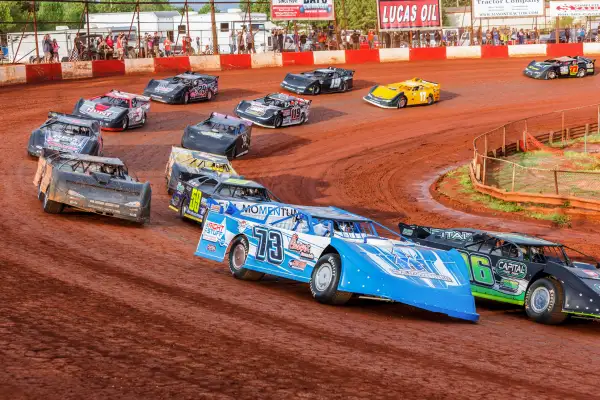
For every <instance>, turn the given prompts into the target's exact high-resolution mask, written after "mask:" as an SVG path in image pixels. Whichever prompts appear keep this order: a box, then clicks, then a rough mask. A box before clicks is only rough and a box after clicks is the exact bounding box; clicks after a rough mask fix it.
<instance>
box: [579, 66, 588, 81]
mask: <svg viewBox="0 0 600 400" xmlns="http://www.w3.org/2000/svg"><path fill="white" fill-rule="evenodd" d="M586 75H587V71H586V70H585V68H581V67H579V70H578V71H577V77H578V78H583V77H585V76H586Z"/></svg>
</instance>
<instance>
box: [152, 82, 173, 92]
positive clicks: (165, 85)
mask: <svg viewBox="0 0 600 400" xmlns="http://www.w3.org/2000/svg"><path fill="white" fill-rule="evenodd" d="M155 90H156V91H157V92H163V93H166V92H171V91H172V90H173V88H170V87H169V84H168V83H167V82H160V83H159V84H158V86H157V87H156V89H155Z"/></svg>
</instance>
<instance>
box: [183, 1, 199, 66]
mask: <svg viewBox="0 0 600 400" xmlns="http://www.w3.org/2000/svg"><path fill="white" fill-rule="evenodd" d="M188 10H189V5H188V2H187V0H185V31H186V32H187V36H189V37H190V41H191V40H192V36H191V33H190V14H189V12H188ZM200 46H202V42H200ZM188 51H189V49H188ZM201 51H202V50H201V49H198V54H200V52H201ZM190 54H191V53H190Z"/></svg>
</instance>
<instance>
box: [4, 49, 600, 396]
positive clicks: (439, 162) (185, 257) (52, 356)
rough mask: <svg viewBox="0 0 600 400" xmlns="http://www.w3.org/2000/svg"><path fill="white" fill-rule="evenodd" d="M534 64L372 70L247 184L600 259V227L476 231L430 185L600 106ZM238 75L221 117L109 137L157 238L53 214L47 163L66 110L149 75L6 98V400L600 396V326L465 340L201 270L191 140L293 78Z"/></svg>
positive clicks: (259, 162)
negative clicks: (530, 127) (54, 116)
mask: <svg viewBox="0 0 600 400" xmlns="http://www.w3.org/2000/svg"><path fill="white" fill-rule="evenodd" d="M528 61H529V60H519V59H507V60H473V61H469V60H464V61H435V62H410V63H398V64H371V65H356V66H354V67H353V68H355V69H356V71H357V72H356V83H355V85H356V88H355V90H354V91H353V92H350V93H345V94H335V95H322V96H319V97H316V98H314V99H313V107H312V113H311V116H310V121H309V123H308V124H306V125H305V126H302V127H292V128H285V129H281V130H268V129H261V128H256V129H255V130H254V132H253V143H252V149H251V152H250V154H249V155H248V156H246V157H245V158H243V159H241V160H236V161H234V165H235V168H236V169H237V170H238V172H240V173H242V174H243V175H244V176H245V177H247V178H250V179H256V180H258V181H260V182H261V183H263V184H265V185H266V186H268V187H269V188H270V189H271V190H272V191H273V192H274V193H275V194H276V195H278V196H280V197H281V198H282V199H283V200H284V201H286V202H291V203H301V204H312V205H329V204H332V205H336V206H339V207H343V208H347V209H349V210H351V211H354V212H357V213H360V214H364V215H366V216H369V217H373V218H375V219H376V220H378V221H380V222H382V223H384V224H386V225H388V226H390V227H392V228H394V227H396V225H397V222H398V221H399V220H400V219H403V220H406V221H409V222H420V223H424V224H432V225H438V226H451V225H462V226H466V225H468V226H475V227H488V228H501V229H510V230H516V229H519V230H522V231H526V232H535V233H537V234H541V235H543V236H545V237H548V238H551V239H558V240H562V241H564V242H566V243H568V244H571V245H579V246H580V247H581V246H583V247H585V248H586V250H590V251H591V252H593V253H594V255H596V256H598V255H600V251H598V250H597V249H596V248H594V247H592V244H596V243H597V242H598V240H597V239H598V237H599V236H598V233H599V229H598V227H597V226H596V225H592V224H589V223H585V222H578V224H577V225H575V226H574V227H573V228H572V229H560V230H559V229H556V228H552V227H551V225H549V224H546V223H542V222H508V223H506V222H504V221H502V220H501V219H499V218H483V217H473V216H469V215H466V214H463V213H460V212H454V211H451V210H448V209H445V208H444V207H442V206H440V205H437V204H435V203H434V202H433V201H432V200H431V198H430V196H429V195H428V185H429V184H430V183H431V182H432V179H433V178H434V177H435V176H436V175H437V174H438V173H439V171H442V170H444V169H445V168H448V167H449V166H451V165H455V164H457V163H461V162H466V161H468V159H469V157H470V156H471V154H472V138H473V136H474V135H476V134H478V133H482V132H483V131H485V130H487V129H489V128H492V127H494V126H497V125H500V124H502V123H504V122H506V121H508V120H513V119H517V118H522V117H525V116H529V115H534V114H539V113H542V112H547V111H552V110H556V109H561V108H569V107H575V106H579V105H587V104H593V103H595V102H598V95H597V93H598V82H599V81H598V80H599V79H600V78H598V77H590V78H585V79H571V80H561V81H552V82H544V81H535V80H530V79H526V78H524V77H523V76H522V74H521V72H522V68H523V67H524V65H525V64H526V63H527V62H528ZM302 69H303V68H298V67H295V68H284V69H283V70H282V69H281V68H279V69H261V70H251V71H250V70H246V71H228V72H221V73H220V74H219V75H220V76H221V78H220V84H221V92H220V94H219V95H218V96H217V98H216V99H215V101H213V102H212V103H201V104H193V105H188V106H169V105H163V104H157V103H153V104H152V109H151V112H150V114H149V120H148V123H147V126H146V127H144V128H141V129H137V130H132V131H127V132H124V133H107V134H106V135H105V154H106V155H109V156H115V157H120V158H122V159H123V160H124V161H125V162H126V163H127V164H128V166H129V169H130V171H132V172H135V173H136V174H137V175H138V176H139V178H140V179H143V180H146V179H149V180H150V181H151V182H152V184H153V201H152V221H151V223H150V224H149V225H147V226H144V227H137V226H135V225H130V224H127V223H122V222H120V221H117V220H113V219H109V218H103V217H99V216H94V215H87V214H79V213H67V214H64V215H49V214H45V213H44V212H43V211H42V209H41V205H40V203H39V201H38V200H37V197H36V189H35V188H34V187H33V185H32V179H33V175H34V171H35V168H36V162H35V161H34V160H32V159H30V158H28V157H27V154H26V145H27V140H28V137H29V134H30V132H31V131H32V129H34V128H35V127H37V126H39V125H40V124H41V123H42V122H43V121H44V119H45V117H46V114H47V112H48V111H49V110H55V111H61V112H70V111H71V110H72V107H73V105H74V104H75V102H76V101H77V100H78V99H79V97H90V96H93V95H97V94H100V93H101V92H104V91H107V90H110V89H112V88H117V89H122V90H126V91H131V92H142V91H143V88H144V86H145V83H146V82H147V81H148V79H149V77H148V76H126V77H118V78H107V79H96V80H87V81H71V82H60V83H49V84H44V85H36V86H18V87H13V88H1V89H0V120H1V124H0V135H1V140H0V173H1V174H2V176H1V179H0V194H1V195H0V238H1V239H2V240H1V242H0V245H1V246H2V249H1V250H0V272H1V274H2V279H0V398H2V399H19V398H35V399H39V398H45V399H71V398H72V399H81V398H86V399H117V398H144V399H154V398H186V399H198V398H206V397H210V398H234V399H240V398H273V399H283V398H311V399H312V398H322V399H331V398H357V399H359V398H360V399H362V398H373V399H375V398H393V399H400V398H402V399H429V398H435V399H440V398H448V399H462V398H465V399H466V398H470V399H473V398H486V399H507V398H513V399H526V398H527V399H538V398H557V399H566V398H569V399H591V398H598V392H597V382H598V379H597V366H598V365H600V347H599V346H598V343H599V342H598V334H599V332H600V331H599V325H598V324H596V323H588V322H574V323H569V324H566V325H564V326H558V327H553V326H543V325H539V324H535V323H533V322H530V321H529V320H527V319H526V317H525V316H524V314H523V313H522V312H521V311H520V310H518V309H515V308H511V307H503V306H498V305H494V304H491V303H488V302H478V311H479V313H480V314H481V320H480V322H479V323H477V324H470V323H463V322H460V321H456V320H452V319H449V318H444V317H441V316H439V315H435V314H432V313H428V312H424V311H419V310H416V309H413V308H410V307H406V306H403V305H400V304H386V303H380V302H374V301H366V300H364V301H363V300H361V301H355V302H353V303H352V304H350V305H349V306H346V307H329V306H323V305H320V304H317V303H316V302H314V301H313V300H312V297H311V295H310V292H309V289H308V286H307V285H304V284H298V283H294V282H290V281H286V280H276V279H267V280H264V281H261V282H242V281H237V280H234V279H233V278H232V277H231V276H230V274H229V272H228V269H227V266H226V265H225V264H224V263H223V264H217V263H212V262H206V261H203V260H200V259H197V258H195V257H194V256H193V251H194V249H195V246H196V244H197V240H198V237H199V229H198V227H197V226H196V225H194V224H191V223H186V222H183V221H181V220H180V219H179V218H177V217H176V216H175V214H174V213H173V212H172V211H170V210H169V209H168V208H167V204H168V199H169V197H168V196H167V194H166V190H165V186H164V178H163V173H164V167H165V163H166V160H167V157H168V154H169V152H170V147H171V145H174V144H178V143H179V142H180V138H181V133H182V130H183V127H184V126H185V125H186V124H188V123H195V122H198V121H199V120H201V119H202V118H205V117H206V116H208V115H209V113H210V112H211V111H219V112H229V113H231V111H232V109H233V107H234V106H235V105H236V104H237V103H238V102H239V101H240V100H242V99H244V98H256V97H260V96H261V95H263V94H265V93H267V92H269V91H277V90H278V88H279V86H278V85H279V82H280V81H281V79H282V78H283V76H284V74H285V72H288V71H300V70H302ZM415 76H417V77H423V78H425V79H428V80H432V81H435V82H440V83H441V84H442V101H441V102H440V103H438V104H436V105H434V106H431V107H415V108H412V109H406V110H382V109H378V108H376V107H373V106H370V105H369V104H366V103H364V102H363V101H362V99H361V97H362V96H363V95H364V94H365V93H366V92H367V90H368V88H369V87H370V86H371V85H373V84H375V83H376V82H379V83H388V82H393V81H398V80H404V79H408V78H411V77H415Z"/></svg>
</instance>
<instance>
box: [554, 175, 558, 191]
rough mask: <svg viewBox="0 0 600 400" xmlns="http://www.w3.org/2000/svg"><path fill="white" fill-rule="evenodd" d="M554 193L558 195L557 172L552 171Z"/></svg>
mask: <svg viewBox="0 0 600 400" xmlns="http://www.w3.org/2000/svg"><path fill="white" fill-rule="evenodd" d="M554 191H555V192H556V194H558V171H556V170H554Z"/></svg>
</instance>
